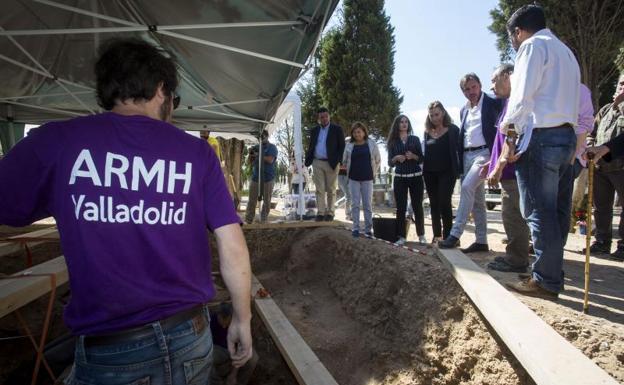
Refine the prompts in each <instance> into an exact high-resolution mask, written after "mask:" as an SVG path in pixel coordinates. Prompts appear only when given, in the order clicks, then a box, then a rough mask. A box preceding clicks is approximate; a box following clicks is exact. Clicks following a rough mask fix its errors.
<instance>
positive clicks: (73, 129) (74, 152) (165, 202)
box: [0, 39, 252, 385]
mask: <svg viewBox="0 0 624 385" xmlns="http://www.w3.org/2000/svg"><path fill="white" fill-rule="evenodd" d="M100 52H101V53H100V55H99V58H98V59H97V63H96V64H95V77H96V92H97V98H98V102H99V104H100V106H102V108H103V109H105V110H106V111H107V112H105V113H102V114H97V115H90V116H85V117H80V118H76V119H72V120H67V121H58V122H53V123H48V124H45V125H43V126H42V127H39V128H36V129H33V130H31V131H30V133H29V135H28V136H27V137H26V138H24V139H23V140H21V141H20V142H18V143H17V144H16V145H15V147H13V149H12V150H11V151H9V152H8V153H7V154H6V156H5V157H4V159H3V160H1V161H0V181H1V182H0V224H4V225H10V226H25V225H28V224H30V223H32V222H34V221H37V220H39V219H42V218H45V217H48V216H53V217H54V219H55V220H56V224H57V226H58V230H59V233H60V238H61V245H62V248H63V252H64V255H65V261H66V262H67V269H68V272H69V283H70V287H71V300H70V302H69V304H68V305H67V306H66V307H65V313H64V319H65V323H66V324H67V326H68V327H69V329H70V330H71V332H72V333H73V334H74V335H76V336H77V342H76V349H75V361H74V365H73V368H72V371H71V373H70V375H69V378H68V379H67V380H66V381H67V383H68V384H87V383H89V384H134V383H137V384H138V383H150V384H152V385H154V384H184V383H198V384H199V383H202V384H204V383H208V381H209V378H210V371H211V367H212V354H213V346H212V338H211V333H210V327H209V323H210V320H209V315H208V310H207V308H206V306H205V305H204V304H206V303H207V302H208V301H209V300H210V299H211V298H212V297H213V296H214V294H215V288H214V285H213V282H212V278H211V275H212V274H211V262H210V258H211V257H210V248H209V244H208V239H207V235H206V228H207V229H208V230H210V232H212V233H213V235H214V237H215V238H216V243H217V247H218V251H219V260H220V266H221V275H222V277H223V279H224V281H225V284H226V286H227V287H228V290H229V292H230V295H231V298H232V304H233V313H232V322H231V324H230V327H229V332H228V333H229V335H228V338H229V340H230V341H231V346H232V347H234V346H236V349H234V348H231V349H230V355H231V357H232V360H233V361H234V362H236V363H237V365H243V364H244V363H245V362H246V361H247V360H248V359H249V358H250V357H251V352H252V347H251V330H250V319H251V309H250V291H251V288H250V287H251V282H250V281H251V279H250V278H251V271H250V266H249V253H248V251H247V246H246V244H245V238H244V237H243V234H242V231H241V228H240V219H239V217H238V216H237V214H236V212H235V211H234V205H233V204H232V198H231V197H230V194H229V193H228V190H227V186H226V184H225V179H224V177H223V173H222V172H221V167H220V164H219V160H218V159H217V157H216V155H215V153H214V151H213V150H212V148H210V146H209V145H208V143H206V141H204V140H201V139H199V138H194V137H193V136H191V135H187V134H186V133H184V132H183V131H182V130H180V129H178V128H176V127H175V126H173V125H172V124H171V123H170V121H171V116H172V114H173V110H174V108H175V106H176V105H177V104H178V103H179V99H178V97H177V96H176V93H175V90H176V87H177V86H178V77H177V70H176V64H175V62H174V61H173V59H172V58H171V56H170V55H169V54H167V53H166V52H164V51H161V50H159V49H157V48H155V47H153V46H151V45H150V44H148V43H146V42H143V41H141V40H131V39H126V40H113V41H108V42H106V43H105V44H103V46H102V50H101V51H100Z"/></svg>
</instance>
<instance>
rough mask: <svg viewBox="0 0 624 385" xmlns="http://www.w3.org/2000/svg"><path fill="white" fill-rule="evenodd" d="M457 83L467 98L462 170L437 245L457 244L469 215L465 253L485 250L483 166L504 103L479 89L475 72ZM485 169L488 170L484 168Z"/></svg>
mask: <svg viewBox="0 0 624 385" xmlns="http://www.w3.org/2000/svg"><path fill="white" fill-rule="evenodd" d="M459 86H460V88H461V90H462V92H463V93H464V96H465V97H466V99H467V100H468V101H467V102H466V105H465V106H464V107H463V108H462V109H461V112H460V116H461V124H460V134H459V136H460V141H461V143H459V161H460V163H461V166H460V169H461V170H462V179H461V193H460V197H459V207H458V208H457V214H456V215H455V222H454V223H453V228H452V229H451V233H450V234H449V236H448V237H446V239H444V240H443V241H440V242H438V247H440V248H443V249H449V248H453V247H457V246H458V245H459V239H460V238H461V236H462V234H463V233H464V229H465V227H466V223H467V222H468V216H469V215H470V213H472V216H473V218H474V221H475V242H474V243H472V244H471V245H470V246H468V247H467V248H465V249H462V251H463V252H464V253H474V252H487V251H488V250H489V247H488V243H487V213H486V211H485V188H484V186H483V184H484V183H483V182H484V181H485V175H484V173H483V172H482V169H483V167H485V166H487V164H488V163H489V161H490V152H491V151H492V147H493V146H494V138H495V137H496V121H497V120H498V117H499V114H500V112H501V110H502V107H503V100H502V99H495V98H492V97H490V96H488V95H486V94H485V92H483V91H482V90H481V81H480V80H479V77H478V76H477V75H476V74H475V73H469V74H466V75H464V77H463V78H462V79H461V80H460V82H459ZM486 171H487V170H486Z"/></svg>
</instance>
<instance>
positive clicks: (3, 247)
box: [0, 227, 59, 257]
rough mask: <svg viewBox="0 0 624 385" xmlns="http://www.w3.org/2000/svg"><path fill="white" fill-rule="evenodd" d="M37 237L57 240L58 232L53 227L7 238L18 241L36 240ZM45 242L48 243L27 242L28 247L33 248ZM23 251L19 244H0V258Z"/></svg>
mask: <svg viewBox="0 0 624 385" xmlns="http://www.w3.org/2000/svg"><path fill="white" fill-rule="evenodd" d="M37 237H45V238H58V237H59V235H58V231H57V229H56V228H55V227H52V228H48V229H42V230H37V231H33V232H30V233H26V234H20V235H16V236H13V237H9V238H10V239H20V238H37ZM45 242H50V241H48V240H45V241H32V242H27V244H28V247H34V246H37V245H40V244H42V243H45ZM20 250H24V246H22V244H20V243H19V242H0V257H4V256H5V255H9V254H11V253H15V252H16V251H20Z"/></svg>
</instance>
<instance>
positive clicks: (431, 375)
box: [246, 228, 532, 385]
mask: <svg viewBox="0 0 624 385" xmlns="http://www.w3.org/2000/svg"><path fill="white" fill-rule="evenodd" d="M278 231H279V232H278ZM246 237H247V239H248V243H249V245H250V247H251V253H252V255H253V259H252V262H253V266H254V270H255V273H256V275H257V277H258V278H259V279H260V281H261V282H262V283H263V284H264V285H265V286H266V287H267V288H269V290H270V291H271V294H272V296H273V298H274V299H275V301H276V302H277V303H278V305H279V306H280V308H281V309H282V310H283V311H284V312H285V314H286V315H287V317H288V318H289V319H290V321H291V322H292V323H293V324H294V325H295V327H296V328H297V330H298V331H299V332H300V333H301V335H302V336H303V338H304V339H305V340H306V342H307V343H308V344H309V345H310V346H311V347H312V349H313V350H314V351H315V352H316V354H317V355H318V356H319V358H320V359H321V361H322V362H323V363H324V365H325V366H326V367H327V368H328V370H329V371H330V372H331V373H332V375H333V376H334V377H335V378H336V380H337V381H338V383H340V384H347V385H349V384H353V385H355V384H461V383H463V384H530V383H532V382H531V380H530V379H529V378H528V376H527V375H526V373H525V371H524V370H523V369H522V368H521V367H520V366H519V365H518V363H517V362H516V360H515V358H514V357H513V356H512V355H511V354H510V353H509V352H508V351H507V349H506V348H505V347H504V346H503V345H501V344H500V343H499V342H498V341H497V340H496V338H495V337H494V336H493V335H492V334H491V333H490V331H489V330H488V327H487V326H486V324H485V323H484V322H483V320H482V319H481V318H480V316H479V314H478V313H477V312H476V311H475V310H474V308H473V307H472V306H471V305H470V303H469V301H468V299H467V298H466V296H465V295H464V294H463V293H462V291H461V288H460V287H459V286H458V285H457V284H456V283H455V281H454V280H453V278H452V277H451V276H450V274H448V272H447V271H446V270H445V269H444V267H443V266H442V264H441V263H440V262H439V261H438V259H437V257H435V253H434V252H433V250H431V249H427V248H423V250H422V253H413V252H409V251H407V250H404V249H402V248H396V247H392V246H388V245H386V244H384V243H381V242H378V241H374V240H370V239H363V238H361V239H357V240H354V239H353V238H352V237H351V234H350V233H349V232H348V231H345V230H341V229H332V228H318V229H298V230H291V231H289V232H288V233H285V232H284V231H282V230H250V231H248V232H246ZM276 245H277V246H276Z"/></svg>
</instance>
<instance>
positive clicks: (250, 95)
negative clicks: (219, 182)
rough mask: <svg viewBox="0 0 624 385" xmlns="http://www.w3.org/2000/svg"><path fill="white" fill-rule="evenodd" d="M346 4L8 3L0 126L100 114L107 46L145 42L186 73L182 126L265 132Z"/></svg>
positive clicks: (245, 0) (0, 60)
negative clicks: (99, 80) (126, 40)
mask: <svg viewBox="0 0 624 385" xmlns="http://www.w3.org/2000/svg"><path fill="white" fill-rule="evenodd" d="M337 3H338V0H320V1H316V0H227V1H205V0H177V1H171V0H133V1H126V0H90V1H88V0H3V7H2V8H3V12H2V13H1V14H0V84H2V87H0V120H10V119H13V120H14V121H17V122H24V123H31V124H39V123H42V122H46V121H50V120H59V119H67V118H71V117H72V116H79V115H85V114H90V113H96V112H99V111H100V110H101V109H100V108H99V106H98V105H97V102H96V100H95V94H94V86H95V81H94V76H93V64H94V60H95V58H96V52H97V49H98V47H99V45H100V43H101V42H102V41H104V40H105V39H108V38H111V37H139V38H142V39H144V40H147V41H149V42H151V43H153V44H155V45H158V46H161V47H163V48H164V49H166V50H167V51H169V52H170V53H171V54H172V55H173V57H174V58H175V59H176V60H177V62H178V65H179V74H180V80H181V82H180V89H179V92H178V93H179V94H180V96H181V97H182V104H181V107H180V108H179V109H178V110H176V111H175V113H174V124H176V125H177V126H178V127H180V128H183V129H190V130H198V129H200V130H214V131H227V132H247V133H258V132H260V131H261V130H262V128H263V127H265V126H266V125H267V124H268V123H270V122H271V121H272V119H273V116H274V115H275V113H276V111H277V109H278V107H279V105H280V104H281V103H282V100H283V99H284V98H285V97H286V95H287V94H288V91H289V90H290V88H291V87H292V85H293V84H294V83H295V81H296V80H297V79H298V78H299V76H300V75H301V74H302V72H303V71H304V70H305V68H307V66H308V63H307V61H308V58H309V57H310V55H311V53H312V52H313V51H314V49H316V47H317V45H318V38H319V35H320V33H321V31H322V29H323V27H324V25H325V24H326V22H327V20H328V19H329V17H330V16H331V14H332V13H333V11H334V9H335V7H336V5H337Z"/></svg>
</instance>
